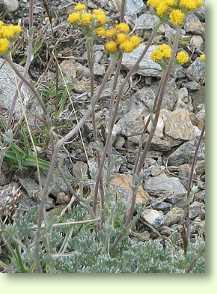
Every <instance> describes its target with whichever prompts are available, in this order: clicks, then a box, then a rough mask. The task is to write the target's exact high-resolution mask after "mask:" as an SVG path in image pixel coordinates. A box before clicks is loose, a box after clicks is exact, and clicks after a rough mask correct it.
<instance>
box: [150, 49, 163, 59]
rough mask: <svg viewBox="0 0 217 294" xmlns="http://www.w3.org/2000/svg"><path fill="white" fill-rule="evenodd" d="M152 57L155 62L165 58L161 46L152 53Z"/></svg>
mask: <svg viewBox="0 0 217 294" xmlns="http://www.w3.org/2000/svg"><path fill="white" fill-rule="evenodd" d="M151 59H152V60H153V61H155V62H159V61H161V60H162V59H163V54H162V52H161V50H160V49H159V48H156V49H155V50H153V51H152V53H151Z"/></svg>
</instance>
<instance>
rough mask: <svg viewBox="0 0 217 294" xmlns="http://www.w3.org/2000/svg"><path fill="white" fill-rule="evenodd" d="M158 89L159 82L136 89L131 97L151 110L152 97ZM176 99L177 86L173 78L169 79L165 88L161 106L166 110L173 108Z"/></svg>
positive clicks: (152, 104)
mask: <svg viewBox="0 0 217 294" xmlns="http://www.w3.org/2000/svg"><path fill="white" fill-rule="evenodd" d="M158 89H159V83H158V82H157V83H154V84H152V86H151V87H144V88H142V89H140V90H138V91H137V92H136V93H135V94H134V95H133V99H134V100H137V101H141V102H142V103H143V104H144V105H145V106H146V107H147V108H148V109H150V110H152V109H153V106H154V99H155V96H156V95H157V92H158ZM177 100H178V88H177V85H176V83H175V79H169V80H168V82H167V86H166V89H165V93H164V97H163V101H162V108H164V109H167V110H171V111H172V110H173V109H174V107H175V104H176V102H177Z"/></svg>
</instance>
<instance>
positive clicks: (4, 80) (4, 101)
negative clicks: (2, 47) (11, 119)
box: [0, 58, 31, 119]
mask: <svg viewBox="0 0 217 294" xmlns="http://www.w3.org/2000/svg"><path fill="white" fill-rule="evenodd" d="M16 67H17V69H18V70H19V71H20V72H21V73H22V74H24V68H23V67H22V66H20V65H18V64H16ZM16 80H17V82H16ZM19 83H20V79H19V78H17V77H16V74H15V73H14V71H13V70H12V69H11V67H10V65H9V64H8V63H7V62H5V61H4V60H3V59H1V58H0V106H1V107H3V108H4V109H5V110H6V111H10V109H11V105H12V101H13V98H14V96H15V94H16V90H17V84H19ZM20 96H21V97H22V103H23V105H24V106H25V105H26V104H27V103H28V102H29V100H30V97H31V94H30V91H29V89H28V88H27V87H26V85H24V84H23V85H22V88H21V95H18V96H17V103H16V107H15V110H14V116H15V117H16V119H19V118H21V116H22V106H21V100H20V99H21V97H20Z"/></svg>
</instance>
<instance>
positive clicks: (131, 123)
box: [113, 106, 147, 143]
mask: <svg viewBox="0 0 217 294" xmlns="http://www.w3.org/2000/svg"><path fill="white" fill-rule="evenodd" d="M145 115H147V110H146V109H144V107H143V108H141V107H137V106H134V107H133V108H132V109H131V110H130V111H129V112H128V113H126V114H125V115H124V116H123V117H122V118H121V119H120V120H119V121H118V122H117V123H116V124H115V127H114V129H113V137H116V136H117V134H121V135H123V136H126V137H128V140H131V139H132V138H133V139H136V143H138V142H139V138H140V135H139V134H141V133H142V131H143V129H144V117H145ZM133 135H136V137H135V138H134V137H132V136H133ZM133 139H132V140H133ZM134 142H135V141H134Z"/></svg>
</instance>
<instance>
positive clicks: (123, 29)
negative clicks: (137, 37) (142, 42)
mask: <svg viewBox="0 0 217 294" xmlns="http://www.w3.org/2000/svg"><path fill="white" fill-rule="evenodd" d="M116 30H117V32H119V33H125V34H128V33H129V31H130V28H129V25H128V24H127V23H125V22H121V23H119V24H117V25H116Z"/></svg>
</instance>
